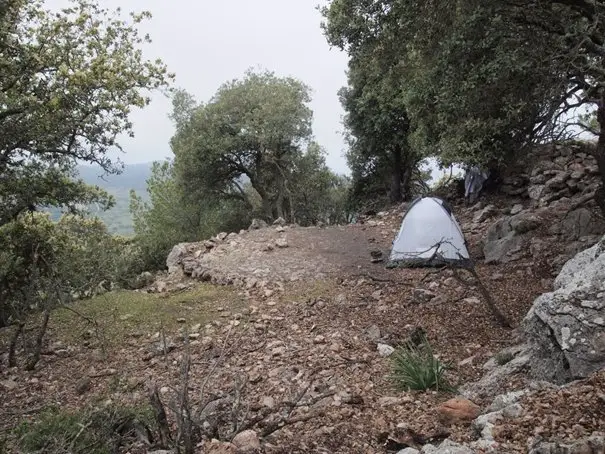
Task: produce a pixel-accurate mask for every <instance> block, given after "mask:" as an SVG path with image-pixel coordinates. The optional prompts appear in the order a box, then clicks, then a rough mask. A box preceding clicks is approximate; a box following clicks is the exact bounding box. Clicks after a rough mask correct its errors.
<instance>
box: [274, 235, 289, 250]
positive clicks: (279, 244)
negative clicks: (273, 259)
mask: <svg viewBox="0 0 605 454" xmlns="http://www.w3.org/2000/svg"><path fill="white" fill-rule="evenodd" d="M275 245H276V246H277V247H278V248H282V249H284V248H287V247H288V240H286V239H285V238H278V239H277V240H275Z"/></svg>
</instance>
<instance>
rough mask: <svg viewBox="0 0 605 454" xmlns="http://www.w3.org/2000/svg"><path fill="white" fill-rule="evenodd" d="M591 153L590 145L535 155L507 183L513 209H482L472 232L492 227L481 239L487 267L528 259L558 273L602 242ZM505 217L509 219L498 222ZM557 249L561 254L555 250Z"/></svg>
mask: <svg viewBox="0 0 605 454" xmlns="http://www.w3.org/2000/svg"><path fill="white" fill-rule="evenodd" d="M589 148H590V145H586V144H583V145H581V144H578V145H567V146H554V147H553V146H552V145H549V146H545V147H543V148H541V149H538V150H536V151H535V152H534V153H532V154H531V155H529V156H528V158H527V160H526V161H525V162H521V163H520V165H519V166H517V167H516V168H515V169H514V174H512V175H511V176H505V177H504V179H503V185H502V186H501V189H500V190H501V192H503V193H504V194H506V195H507V196H509V197H512V198H513V203H514V202H517V203H515V205H514V206H513V208H512V209H510V210H508V209H500V210H498V209H497V207H495V206H494V205H488V206H486V207H485V208H483V207H482V206H481V204H479V206H478V207H477V208H476V214H475V215H474V218H473V225H474V230H478V227H479V226H480V225H482V224H483V225H485V224H487V225H489V227H488V228H487V229H486V230H485V234H484V237H483V253H484V257H485V260H486V262H487V263H494V264H495V263H508V262H513V261H517V260H520V259H522V258H524V257H528V258H532V259H533V260H534V261H536V262H543V261H547V262H548V264H549V266H551V267H552V268H553V270H554V271H555V272H556V271H558V270H559V269H560V267H561V266H562V265H563V263H565V262H566V261H567V260H568V259H569V258H571V257H573V255H574V254H576V253H577V252H578V251H580V250H583V249H585V248H586V247H589V246H591V245H593V244H594V243H595V242H597V241H598V239H599V237H600V235H602V234H603V233H605V222H604V221H603V219H602V217H601V216H599V215H598V208H597V207H596V206H595V204H594V202H592V198H593V196H594V194H595V192H596V190H597V188H598V187H599V185H600V176H599V171H598V166H597V164H596V160H595V158H594V157H593V156H592V155H591V150H590V149H589ZM509 202H510V200H509ZM501 212H503V213H508V214H507V215H505V216H504V217H499V216H496V215H498V214H499V213H501ZM490 223H491V225H490ZM553 244H554V245H561V248H558V247H557V248H552V245H553ZM555 252H556V254H555ZM551 254H553V255H552V256H550V255H551Z"/></svg>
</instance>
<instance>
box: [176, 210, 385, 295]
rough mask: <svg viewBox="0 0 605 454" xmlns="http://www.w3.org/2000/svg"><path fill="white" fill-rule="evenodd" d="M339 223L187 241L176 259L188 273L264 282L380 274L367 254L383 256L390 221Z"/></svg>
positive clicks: (254, 231) (271, 228)
mask: <svg viewBox="0 0 605 454" xmlns="http://www.w3.org/2000/svg"><path fill="white" fill-rule="evenodd" d="M395 218H396V216H393V218H392V219H391V220H389V221H386V220H385V221H381V222H376V221H375V222H374V225H372V226H368V225H350V226H341V227H330V228H319V227H307V228H303V227H291V226H286V227H277V228H276V227H270V228H264V229H260V230H252V231H246V232H241V233H240V234H237V235H236V234H230V235H229V236H228V237H227V238H226V239H225V240H222V241H217V243H216V246H215V247H213V248H212V249H210V250H207V248H206V247H205V246H204V244H203V243H197V244H193V245H189V246H187V247H188V250H187V252H186V253H185V254H183V255H184V256H183V258H182V260H181V262H182V265H183V268H184V269H185V271H186V273H187V274H193V275H194V276H199V275H202V274H204V273H206V275H211V276H213V278H214V279H213V280H214V281H217V282H221V281H222V280H224V278H227V279H228V280H229V281H235V280H241V281H248V280H264V281H266V282H267V283H280V284H284V283H287V282H294V281H313V280H321V279H325V278H329V277H334V276H342V275H348V274H352V273H358V274H359V273H370V272H376V271H378V272H381V273H382V272H384V271H385V270H384V266H382V264H374V263H372V262H371V255H370V252H371V251H373V250H377V249H378V250H381V251H383V252H384V254H385V259H386V258H388V252H389V249H390V246H391V241H392V238H393V236H394V231H396V230H394V228H393V226H392V224H393V222H392V221H393V220H395Z"/></svg>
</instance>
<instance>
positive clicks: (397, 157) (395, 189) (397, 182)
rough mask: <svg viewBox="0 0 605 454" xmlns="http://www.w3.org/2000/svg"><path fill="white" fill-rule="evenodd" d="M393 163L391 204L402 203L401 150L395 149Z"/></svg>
mask: <svg viewBox="0 0 605 454" xmlns="http://www.w3.org/2000/svg"><path fill="white" fill-rule="evenodd" d="M392 154H393V163H392V168H391V190H390V192H389V198H390V199H391V203H396V202H401V200H402V197H401V196H402V194H401V175H402V159H401V158H402V157H401V148H400V147H395V149H394V150H393V153H392Z"/></svg>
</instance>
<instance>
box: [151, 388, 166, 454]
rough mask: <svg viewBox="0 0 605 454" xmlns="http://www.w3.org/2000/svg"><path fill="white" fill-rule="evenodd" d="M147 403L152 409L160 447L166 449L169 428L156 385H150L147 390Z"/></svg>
mask: <svg viewBox="0 0 605 454" xmlns="http://www.w3.org/2000/svg"><path fill="white" fill-rule="evenodd" d="M149 401H150V403H151V407H152V408H153V413H154V416H155V420H156V422H157V424H158V429H159V433H160V446H161V447H163V448H167V447H168V443H169V441H170V440H171V437H170V426H169V425H168V418H167V417H166V409H165V408H164V404H162V400H161V399H160V394H159V393H158V388H157V386H156V385H152V386H151V387H150V389H149Z"/></svg>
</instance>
